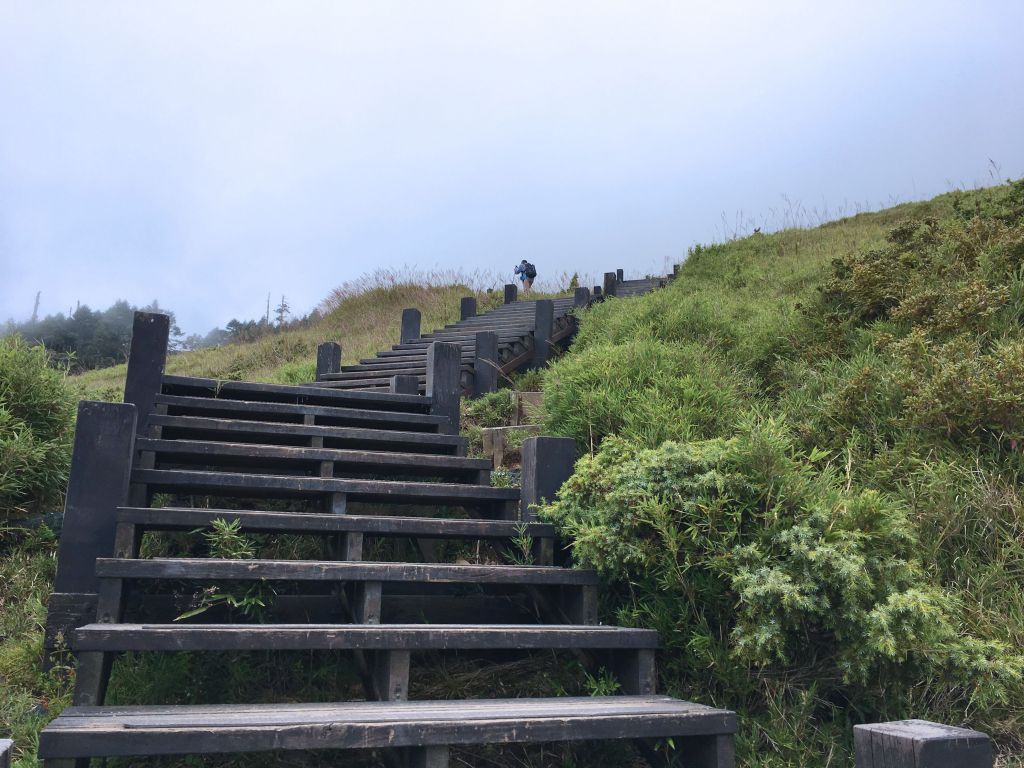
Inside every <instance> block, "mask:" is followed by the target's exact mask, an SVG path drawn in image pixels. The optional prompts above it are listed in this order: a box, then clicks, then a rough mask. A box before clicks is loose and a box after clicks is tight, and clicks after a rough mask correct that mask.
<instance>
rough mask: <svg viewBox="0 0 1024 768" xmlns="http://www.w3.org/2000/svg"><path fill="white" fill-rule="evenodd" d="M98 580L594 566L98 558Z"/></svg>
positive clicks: (581, 574) (464, 580)
mask: <svg viewBox="0 0 1024 768" xmlns="http://www.w3.org/2000/svg"><path fill="white" fill-rule="evenodd" d="M96 574H97V576H99V577H100V578H102V579H183V580H188V581H197V580H207V579H236V580H239V581H251V580H254V579H257V580H258V579H275V580H280V581H354V582H355V581H380V582H425V583H427V582H429V583H460V584H474V583H478V584H531V585H538V586H545V585H570V586H593V585H596V584H597V583H598V579H597V574H595V573H594V572H593V571H582V570H574V569H569V568H553V567H550V566H538V565H531V566H518V565H516V566H513V565H444V564H440V563H369V562H340V561H331V560H218V559H215V558H186V557H181V558H153V559H151V560H129V559H118V558H100V559H99V560H97V561H96Z"/></svg>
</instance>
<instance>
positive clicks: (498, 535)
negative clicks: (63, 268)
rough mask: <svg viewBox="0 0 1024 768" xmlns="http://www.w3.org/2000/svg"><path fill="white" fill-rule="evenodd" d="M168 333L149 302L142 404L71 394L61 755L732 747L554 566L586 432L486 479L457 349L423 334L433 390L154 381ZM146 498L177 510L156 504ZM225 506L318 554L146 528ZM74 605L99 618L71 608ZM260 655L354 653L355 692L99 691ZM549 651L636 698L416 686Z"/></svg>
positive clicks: (75, 758) (212, 514)
mask: <svg viewBox="0 0 1024 768" xmlns="http://www.w3.org/2000/svg"><path fill="white" fill-rule="evenodd" d="M166 327H167V324H166V318H164V320H160V319H159V317H158V316H153V315H143V314H141V313H140V315H139V316H138V317H137V318H136V336H135V338H134V339H133V343H132V358H131V362H130V366H129V384H128V386H127V387H126V394H127V397H126V400H128V402H126V403H125V404H107V403H83V404H82V406H81V408H80V413H79V422H78V430H77V433H76V444H75V455H74V460H73V470H72V481H71V484H70V487H69V492H68V506H67V510H66V522H65V529H64V532H63V534H62V541H61V549H60V555H59V562H58V578H57V583H56V587H55V590H56V591H55V594H54V595H53V597H52V598H51V615H50V625H51V626H50V628H49V629H50V631H49V633H48V636H49V637H50V638H51V640H52V638H54V637H55V636H56V635H57V633H58V632H59V633H61V634H62V635H63V636H64V637H66V638H67V639H68V640H69V642H70V645H71V648H72V649H73V651H74V653H75V655H76V658H77V676H76V686H75V696H74V706H72V707H70V708H68V709H67V710H65V711H64V712H63V713H62V714H61V715H60V716H59V717H58V718H57V719H56V720H54V721H53V722H52V723H50V725H48V726H47V727H46V729H45V730H44V731H43V732H42V734H41V737H40V742H39V756H40V757H41V758H43V759H44V760H45V763H46V765H47V766H48V768H57V767H58V766H61V767H63V766H70V765H75V766H83V765H87V764H88V761H89V759H90V758H105V757H114V756H136V757H146V756H156V755H185V754H213V753H245V752H265V751H287V750H321V749H358V750H379V758H380V759H381V760H383V761H384V764H387V765H389V766H394V765H398V766H432V767H433V768H441V767H442V766H447V765H448V759H449V758H448V756H449V748H450V747H452V746H459V745H474V744H506V743H513V742H550V741H574V740H602V739H628V740H641V742H639V743H640V744H641V749H642V750H646V753H647V754H650V755H655V752H654V751H653V750H652V749H651V747H650V745H649V744H648V743H647V742H645V741H642V740H652V739H671V740H672V742H673V743H674V744H675V748H676V757H677V758H679V759H680V760H681V764H682V765H685V766H690V767H691V768H704V767H705V766H708V767H710V766H715V767H716V768H727V767H728V766H731V765H732V764H733V757H732V754H733V751H732V734H733V733H734V731H735V728H736V722H735V716H734V715H733V713H731V712H727V711H723V710H717V709H713V708H710V707H705V706H702V705H697V704H692V703H688V702H684V701H678V700H675V699H672V698H668V697H664V696H657V695H655V669H654V651H655V647H656V645H657V637H656V634H655V633H654V632H653V631H650V630H644V629H631V628H620V627H611V626H604V625H600V624H598V617H597V600H596V598H597V594H596V590H597V585H598V579H597V576H596V574H595V573H593V572H591V571H584V570H576V569H571V568H568V567H562V566H561V565H558V564H556V563H557V561H558V559H559V558H557V557H556V547H555V532H554V530H553V529H552V528H551V526H548V525H545V524H543V523H539V522H537V521H536V520H535V519H534V516H533V512H532V509H531V504H533V503H535V502H536V501H538V500H539V499H540V498H541V497H547V498H551V497H553V496H554V493H555V492H556V491H557V488H558V487H559V486H560V485H561V482H562V481H563V480H564V479H565V478H566V477H567V476H568V474H569V473H570V472H571V468H572V462H573V460H574V455H575V448H574V446H573V444H572V442H571V441H566V440H564V439H560V438H531V439H530V440H528V441H527V444H526V445H525V446H524V449H523V462H524V472H523V474H524V485H523V488H522V489H519V488H494V487H492V486H491V485H490V469H489V466H488V463H487V462H486V461H482V460H477V459H471V458H466V457H465V455H464V454H465V448H466V443H465V440H464V439H463V438H461V437H459V436H458V435H457V434H456V431H457V421H456V422H455V423H453V421H452V411H451V408H450V404H451V401H452V398H454V399H455V403H456V405H457V402H458V396H459V384H458V377H457V373H458V362H457V360H458V348H457V347H453V346H451V345H445V344H441V343H438V344H434V345H432V346H431V347H429V348H428V349H427V351H426V352H425V354H426V356H427V360H428V370H429V371H430V375H429V376H428V377H427V378H426V381H425V385H426V393H425V394H424V395H408V394H396V393H391V392H382V391H349V390H347V389H339V388H323V387H291V386H278V385H268V384H256V383H234V382H212V381H207V380H202V379H189V378H183V377H176V376H164V375H163V374H162V368H163V362H162V361H163V355H164V354H165V349H166V346H163V347H162V348H160V354H156V355H153V354H146V353H145V350H148V349H149V348H150V347H151V346H153V345H156V346H157V347H159V345H160V344H164V345H165V344H166ZM153 366H157V367H158V369H159V370H158V371H157V375H154V371H153ZM146 381H150V382H156V385H155V386H156V389H155V391H148V390H146V388H145V387H144V386H143V384H144V382H146ZM456 413H457V411H456ZM456 418H457V416H456ZM97 483H101V484H99V485H98V484H97ZM154 494H170V495H171V496H172V497H173V499H174V501H175V504H174V506H163V507H154V506H153V502H154ZM197 498H199V499H200V500H201V503H199V504H195V505H189V504H188V503H182V502H183V501H187V500H190V499H197ZM279 499H285V500H286V502H285V503H284V504H282V503H281V502H279V501H277V500H279ZM210 501H214V502H215V503H217V504H220V505H221V508H208V506H207V505H208V503H209V502H210ZM235 507H238V508H235ZM281 507H284V508H283V509H282V508H281ZM218 521H227V522H231V523H233V525H236V526H237V527H238V531H239V532H241V533H246V534H271V535H284V534H287V535H290V536H296V537H304V539H303V540H306V539H308V541H309V542H310V543H311V548H308V549H307V550H304V551H306V552H315V553H316V556H315V557H306V556H304V557H303V558H302V559H288V560H282V559H224V558H216V557H194V556H189V557H143V556H142V555H141V552H142V548H141V544H142V542H143V537H144V536H145V535H147V534H149V533H153V532H167V531H177V532H180V533H188V532H193V533H194V534H198V533H199V532H202V531H208V530H210V529H211V528H213V527H214V525H215V524H217V522H218ZM388 540H401V541H409V540H411V541H412V542H415V545H414V547H413V548H412V549H411V550H410V549H409V548H403V549H398V550H395V551H400V552H407V551H414V552H417V553H419V554H418V556H417V557H416V558H414V559H410V558H405V559H404V560H399V561H376V560H371V559H368V558H369V557H370V555H371V553H373V552H379V551H380V550H379V542H381V541H388ZM443 541H447V542H453V541H465V542H481V541H482V542H485V543H486V544H488V545H490V546H492V547H493V548H494V551H495V552H498V553H500V552H502V551H508V550H513V549H515V548H516V547H517V546H518V547H519V555H520V560H522V556H523V555H525V556H526V559H528V560H529V561H530V563H529V564H522V563H521V562H520V563H518V564H517V563H513V562H512V560H511V558H509V561H508V562H507V563H505V562H503V561H501V560H490V561H486V562H477V563H472V564H470V563H465V562H457V563H452V562H439V561H437V560H440V559H441V558H439V557H437V553H438V551H439V549H438V547H437V542H443ZM523 541H526V542H528V544H527V547H528V551H526V552H525V553H524V552H523V551H522V542H523ZM517 542H518V543H517ZM253 584H260V585H266V586H270V587H273V588H274V591H275V592H276V593H277V597H276V598H275V599H274V600H273V601H272V602H270V604H269V605H268V606H267V610H266V611H265V615H263V616H261V617H260V620H259V621H258V622H256V623H251V622H250V623H237V622H232V620H231V619H232V618H234V617H233V616H232V615H231V614H230V613H229V612H227V611H225V610H224V609H223V606H220V607H214V608H211V609H210V610H208V611H206V612H204V613H201V614H199V615H197V616H195V617H194V618H191V619H188V620H185V621H175V618H176V617H178V616H180V615H181V613H182V609H183V608H185V607H187V606H186V605H182V604H181V599H182V594H183V593H182V590H181V586H182V585H185V586H187V587H193V588H194V587H206V586H210V585H216V586H217V587H218V588H220V589H222V590H229V589H231V588H233V587H235V588H237V587H238V586H239V585H241V586H242V587H245V586H247V585H253ZM192 591H193V592H194V590H192ZM185 593H186V594H187V593H189V590H188V589H186V590H185ZM82 604H84V605H94V606H95V611H94V612H92V613H93V615H82V613H81V611H80V612H79V613H77V614H76V613H75V611H74V610H71V608H70V606H72V605H82ZM86 613H87V614H88V613H89V612H88V611H87V612H86ZM261 650H292V651H320V652H333V653H337V654H346V655H348V656H350V657H351V659H352V661H353V665H354V668H355V669H357V670H358V675H359V677H360V679H361V681H362V690H363V693H364V698H363V699H360V700H351V701H341V702H306V703H294V702H288V703H278V704H263V703H260V704H255V703H253V704H216V703H214V704H205V705H182V704H176V705H138V706H112V705H108V704H106V703H105V696H106V689H107V682H108V680H109V678H110V674H111V668H112V665H114V664H116V659H117V657H118V655H119V654H123V653H125V652H147V653H181V652H196V653H215V652H219V653H238V654H241V653H251V652H254V651H261ZM552 651H561V652H570V653H572V654H575V655H576V656H577V657H578V658H580V659H581V660H583V661H584V662H585V663H586V664H588V665H589V666H591V667H596V666H597V665H601V666H603V667H604V668H605V669H607V670H610V671H612V672H613V673H614V675H615V677H616V679H617V680H618V683H619V685H620V686H621V693H622V695H611V696H593V697H582V698H581V697H555V698H551V697H546V698H527V699H494V698H474V699H461V700H452V701H432V700H410V690H411V688H410V681H412V682H413V684H415V681H416V679H417V674H421V673H422V672H423V669H422V667H421V665H420V663H418V661H419V660H420V659H421V658H422V655H423V654H424V653H430V654H434V655H436V654H484V655H486V656H487V657H488V658H493V657H494V656H495V655H496V654H497V655H499V656H500V655H503V654H506V655H507V654H525V653H536V652H545V653H550V652H552ZM431 658H434V656H433V655H432V656H431ZM187 684H188V681H187V680H183V681H182V685H183V687H184V686H186V685H187ZM483 695H486V693H485V694H483ZM658 754H659V755H660V754H661V753H658ZM133 764H134V763H133ZM673 764H676V763H673Z"/></svg>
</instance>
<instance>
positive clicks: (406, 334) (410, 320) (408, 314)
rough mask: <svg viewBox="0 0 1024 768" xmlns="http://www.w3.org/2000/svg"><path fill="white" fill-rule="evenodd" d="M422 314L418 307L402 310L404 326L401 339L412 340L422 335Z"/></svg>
mask: <svg viewBox="0 0 1024 768" xmlns="http://www.w3.org/2000/svg"><path fill="white" fill-rule="evenodd" d="M420 320H421V315H420V311H419V310H418V309H403V310H402V328H401V333H400V339H401V341H403V342H404V341H411V340H412V339H418V338H419V336H420Z"/></svg>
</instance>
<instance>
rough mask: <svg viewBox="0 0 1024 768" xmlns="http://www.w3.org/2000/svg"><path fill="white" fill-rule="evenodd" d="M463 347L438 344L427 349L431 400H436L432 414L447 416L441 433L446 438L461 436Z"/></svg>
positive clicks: (432, 405) (428, 389)
mask: <svg viewBox="0 0 1024 768" xmlns="http://www.w3.org/2000/svg"><path fill="white" fill-rule="evenodd" d="M461 368H462V348H461V347H460V346H459V345H458V344H448V343H444V342H439V341H435V342H434V343H432V344H431V345H430V346H429V347H428V348H427V397H430V398H433V402H432V404H431V406H430V412H431V413H433V414H436V415H439V416H444V417H445V423H444V424H442V425H441V427H440V429H439V430H438V431H439V432H440V433H441V434H444V435H457V434H459V398H460V396H461V395H462V382H461Z"/></svg>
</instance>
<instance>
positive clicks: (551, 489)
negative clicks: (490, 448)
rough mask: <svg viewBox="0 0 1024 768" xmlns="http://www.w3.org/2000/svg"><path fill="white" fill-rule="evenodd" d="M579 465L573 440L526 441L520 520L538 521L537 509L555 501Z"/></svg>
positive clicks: (556, 438)
mask: <svg viewBox="0 0 1024 768" xmlns="http://www.w3.org/2000/svg"><path fill="white" fill-rule="evenodd" d="M575 464H576V441H575V440H573V439H572V438H571V437H528V438H526V439H525V440H524V441H523V448H522V471H523V475H522V492H521V494H520V506H519V518H520V520H523V521H530V520H536V519H537V513H536V510H534V509H533V507H534V506H536V505H538V504H540V503H541V502H542V501H544V500H547V501H554V500H555V497H556V496H557V495H558V489H559V488H561V487H562V483H564V482H565V481H566V480H568V479H569V477H570V476H571V475H572V471H573V467H574V466H575Z"/></svg>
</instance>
